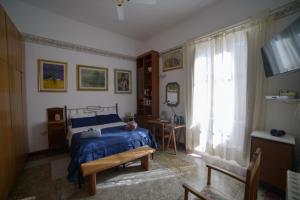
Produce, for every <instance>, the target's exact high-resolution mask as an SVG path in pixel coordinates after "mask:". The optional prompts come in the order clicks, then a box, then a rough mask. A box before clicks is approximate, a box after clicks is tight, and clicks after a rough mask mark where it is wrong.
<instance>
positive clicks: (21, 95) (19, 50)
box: [0, 5, 28, 199]
mask: <svg viewBox="0 0 300 200" xmlns="http://www.w3.org/2000/svg"><path fill="white" fill-rule="evenodd" d="M24 51H25V48H24V40H23V37H22V35H21V33H20V32H19V31H18V30H17V28H16V27H15V25H14V24H13V22H12V21H11V19H10V18H9V17H8V16H7V14H6V13H5V11H4V9H3V7H2V6H1V5H0V199H6V198H7V196H8V194H9V192H10V191H11V189H12V187H13V184H14V183H15V180H16V177H17V175H18V174H19V172H20V171H21V170H22V168H23V166H24V162H25V159H26V155H27V152H28V150H27V127H26V123H27V122H26V100H25V99H26V94H25V68H24V61H25V55H24Z"/></svg>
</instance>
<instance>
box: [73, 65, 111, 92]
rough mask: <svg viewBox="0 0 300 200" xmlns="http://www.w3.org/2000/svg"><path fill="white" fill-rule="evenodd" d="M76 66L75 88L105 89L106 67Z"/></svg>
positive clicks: (88, 89)
mask: <svg viewBox="0 0 300 200" xmlns="http://www.w3.org/2000/svg"><path fill="white" fill-rule="evenodd" d="M76 67H77V90H82V91H107V90H108V69H107V68H104V67H94V66H87V65H76Z"/></svg>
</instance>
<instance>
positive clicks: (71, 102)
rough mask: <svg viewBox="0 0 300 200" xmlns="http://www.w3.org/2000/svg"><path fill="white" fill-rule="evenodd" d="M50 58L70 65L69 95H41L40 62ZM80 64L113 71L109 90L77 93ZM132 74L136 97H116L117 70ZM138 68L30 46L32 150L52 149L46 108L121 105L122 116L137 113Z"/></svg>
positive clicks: (84, 55)
mask: <svg viewBox="0 0 300 200" xmlns="http://www.w3.org/2000/svg"><path fill="white" fill-rule="evenodd" d="M38 58H43V59H49V60H57V61H64V62H68V92H67V93H53V92H38V85H37V84H38V82H37V77H38V75H37V59H38ZM76 64H84V65H92V66H99V67H107V68H108V69H109V70H108V72H109V77H108V86H109V91H101V92H100V91H98V92H89V91H77V90H76ZM115 68H117V69H128V70H131V71H132V77H133V79H132V81H133V82H132V85H133V88H132V91H133V92H132V94H114V75H113V73H114V71H113V70H114V69H115ZM135 76H136V68H135V62H132V61H125V60H120V59H113V58H109V57H102V56H96V55H90V54H84V53H80V52H74V51H69V50H63V49H58V48H54V47H47V46H41V45H37V44H32V43H26V87H27V89H26V92H27V116H28V134H29V151H30V152H33V151H39V150H43V149H46V148H48V138H47V137H48V136H47V124H46V121H47V116H46V109H47V108H50V107H63V106H64V105H67V106H68V107H82V106H87V105H103V106H113V105H115V103H118V104H119V113H120V116H124V112H131V113H135V111H136V81H135V78H134V77H135Z"/></svg>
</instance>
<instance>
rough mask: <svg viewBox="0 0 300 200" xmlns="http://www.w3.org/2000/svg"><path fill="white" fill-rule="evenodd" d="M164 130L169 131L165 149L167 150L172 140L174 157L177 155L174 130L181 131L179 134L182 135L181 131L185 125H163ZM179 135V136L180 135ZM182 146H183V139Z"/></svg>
mask: <svg viewBox="0 0 300 200" xmlns="http://www.w3.org/2000/svg"><path fill="white" fill-rule="evenodd" d="M165 127H166V128H169V129H170V135H169V139H168V146H167V148H169V146H170V142H171V139H172V138H173V144H174V151H175V155H176V154H177V147H176V134H175V132H176V130H181V132H180V133H181V134H182V130H183V129H184V128H185V124H171V123H170V124H165ZM181 134H180V135H181ZM184 144H185V137H184Z"/></svg>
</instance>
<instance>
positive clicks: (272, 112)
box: [266, 13, 300, 167]
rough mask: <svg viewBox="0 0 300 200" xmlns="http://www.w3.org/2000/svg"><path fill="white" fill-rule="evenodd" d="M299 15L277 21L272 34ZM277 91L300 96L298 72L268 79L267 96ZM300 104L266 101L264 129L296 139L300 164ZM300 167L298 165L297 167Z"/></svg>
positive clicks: (297, 158) (276, 93) (299, 75)
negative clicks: (283, 133)
mask: <svg viewBox="0 0 300 200" xmlns="http://www.w3.org/2000/svg"><path fill="white" fill-rule="evenodd" d="M299 16H300V13H296V14H294V15H291V16H288V17H285V18H282V19H280V20H278V21H277V22H276V24H275V26H274V34H277V33H279V32H280V31H282V30H283V29H284V28H285V27H286V26H288V25H289V24H290V23H291V22H292V21H294V20H295V19H296V18H297V17H299ZM279 90H290V91H296V92H298V94H300V71H297V72H291V73H287V74H281V75H277V76H273V77H270V78H268V90H267V91H268V95H278V92H279ZM297 106H299V108H300V104H295V103H284V102H278V101H267V116H266V129H267V130H268V131H269V130H271V129H280V130H285V131H286V132H287V133H288V134H291V135H293V136H294V137H295V139H296V160H297V162H298V163H300V110H298V111H299V112H298V113H297ZM298 166H299V167H300V165H298Z"/></svg>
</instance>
